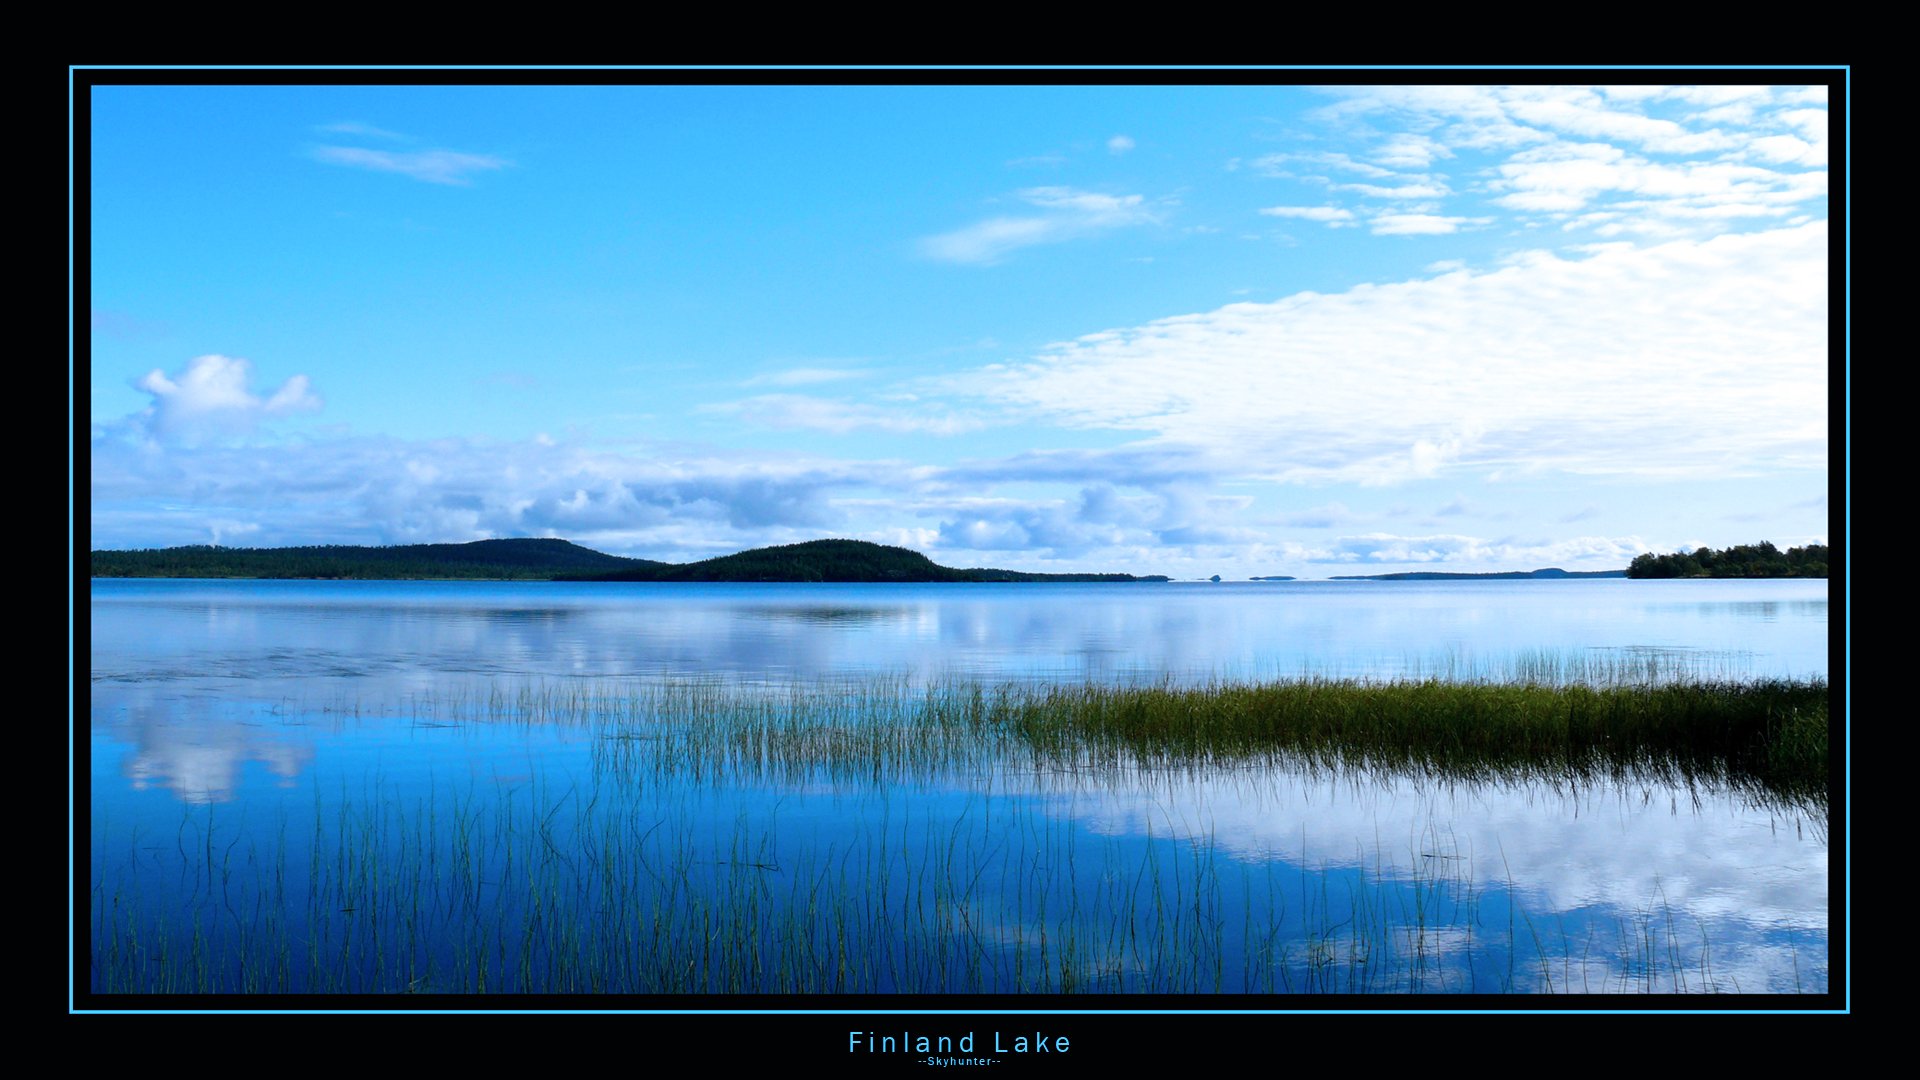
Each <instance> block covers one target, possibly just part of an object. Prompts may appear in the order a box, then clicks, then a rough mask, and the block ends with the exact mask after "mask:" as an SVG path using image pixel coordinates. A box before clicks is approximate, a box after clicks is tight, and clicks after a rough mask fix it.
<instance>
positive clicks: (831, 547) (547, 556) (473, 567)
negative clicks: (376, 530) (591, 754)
mask: <svg viewBox="0 0 1920 1080" xmlns="http://www.w3.org/2000/svg"><path fill="white" fill-rule="evenodd" d="M91 561H92V576H94V577H97V578H127V577H135V578H275V579H295V578H299V579H320V580H358V581H367V580H373V581H391V580H396V579H400V580H470V581H483V580H487V581H821V582H829V581H831V582H902V583H908V582H1017V581H1111V582H1132V581H1166V580H1167V578H1166V577H1165V576H1164V575H1158V574H1150V575H1144V576H1137V575H1134V574H1034V573H1026V572H1023V571H1018V570H992V569H955V568H952V567H946V566H940V565H938V564H937V563H935V562H934V561H933V560H931V559H929V558H927V557H926V556H925V555H922V554H920V553H919V552H917V551H911V550H909V549H907V548H900V547H889V546H887V545H884V544H873V543H868V542H867V541H864V540H810V541H808V542H806V543H803V544H786V545H783V546H780V547H765V548H754V549H753V550H751V551H742V552H739V553H737V554H734V555H722V556H719V557H718V558H713V559H704V560H702V561H700V562H693V563H668V562H656V561H654V560H652V559H629V558H624V557H622V556H619V555H608V554H606V553H604V552H599V551H594V550H593V549H591V548H584V547H581V546H580V545H578V544H574V543H571V542H569V541H566V540H550V539H514V540H475V541H473V542H472V543H467V544H404V545H399V546H395V547H355V546H350V545H339V544H328V545H323V546H314V547H284V548H234V547H219V546H214V545H207V544H199V545H192V546H187V547H172V548H148V549H142V550H134V551H95V552H93V553H92V560H91Z"/></svg>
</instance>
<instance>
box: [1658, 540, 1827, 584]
mask: <svg viewBox="0 0 1920 1080" xmlns="http://www.w3.org/2000/svg"><path fill="white" fill-rule="evenodd" d="M1829 561H1830V559H1829V556H1828V554H1827V545H1825V544H1808V545H1807V546H1806V547H1795V548H1788V549H1787V550H1785V551H1781V550H1780V549H1779V548H1777V547H1774V546H1773V545H1772V544H1771V543H1768V542H1766V541H1764V540H1763V541H1761V542H1760V543H1758V544H1738V545H1735V546H1734V547H1730V548H1724V549H1721V550H1715V549H1713V548H1704V547H1703V548H1700V549H1698V550H1696V551H1692V552H1687V551H1676V552H1673V553H1672V554H1669V555H1656V554H1654V553H1652V552H1648V553H1647V554H1645V555H1640V556H1637V557H1635V558H1634V560H1633V562H1631V563H1629V564H1627V576H1628V577H1630V578H1697V577H1708V578H1780V577H1800V578H1823V577H1826V576H1827V564H1828V562H1829Z"/></svg>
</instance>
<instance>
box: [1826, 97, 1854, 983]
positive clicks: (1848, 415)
mask: <svg viewBox="0 0 1920 1080" xmlns="http://www.w3.org/2000/svg"><path fill="white" fill-rule="evenodd" d="M1841 85H1843V86H1845V87H1846V91H1847V96H1848V97H1849V98H1851V97H1852V96H1853V80H1852V78H1850V77H1849V78H1843V79H1842V80H1841ZM1847 106H1848V108H1847V117H1846V122H1847V128H1846V131H1847V153H1846V159H1845V160H1846V163H1847V170H1846V181H1845V185H1846V187H1845V189H1846V193H1847V198H1846V203H1847V210H1848V214H1847V222H1846V228H1847V259H1846V270H1847V284H1846V289H1845V298H1844V299H1843V300H1842V307H1843V308H1844V309H1845V323H1844V325H1845V327H1846V332H1845V333H1846V337H1845V342H1846V344H1845V358H1844V359H1843V360H1842V370H1843V375H1842V379H1843V381H1844V383H1845V386H1844V389H1843V397H1844V399H1845V402H1846V404H1845V405H1844V406H1842V410H1843V411H1842V413H1841V417H1842V419H1841V427H1842V430H1843V431H1844V433H1845V434H1844V435H1843V436H1842V441H1843V442H1844V444H1845V445H1846V448H1847V469H1846V477H1845V479H1844V480H1843V481H1842V483H1843V484H1844V485H1845V487H1846V492H1847V495H1846V499H1845V503H1846V511H1845V517H1846V522H1847V528H1846V537H1847V540H1848V541H1849V542H1851V541H1852V539H1853V273H1852V271H1853V215H1852V210H1853V108H1852V106H1853V102H1852V101H1851V100H1849V101H1848V102H1847ZM1829 539H1831V537H1829ZM1850 554H1851V552H1849V555H1850ZM1842 587H1843V588H1844V589H1845V590H1846V597H1847V602H1846V609H1845V610H1846V630H1847V634H1846V645H1845V646H1844V649H1845V655H1844V656H1842V657H1841V660H1840V666H1841V669H1842V670H1844V671H1845V672H1846V673H1847V674H1846V686H1845V688H1844V689H1843V690H1842V695H1843V697H1844V698H1845V700H1846V703H1845V705H1844V708H1845V710H1846V714H1847V718H1846V720H1845V721H1844V724H1845V726H1846V731H1847V753H1846V762H1847V767H1846V772H1845V775H1846V778H1847V781H1848V782H1847V784H1846V785H1845V786H1846V790H1845V791H1844V792H1843V793H1842V794H1841V802H1842V803H1843V804H1845V806H1846V808H1847V814H1846V819H1845V820H1846V824H1847V834H1846V839H1847V840H1848V841H1850V840H1852V838H1853V782H1852V781H1853V632H1852V631H1853V574H1852V572H1851V571H1848V572H1847V575H1846V582H1845V584H1844V585H1843V586H1842ZM1845 846H1846V850H1847V856H1848V857H1847V859H1846V860H1845V861H1846V866H1847V871H1846V873H1847V890H1846V893H1847V895H1846V900H1845V901H1844V904H1845V906H1846V911H1847V918H1846V923H1845V926H1846V928H1847V930H1848V931H1849V933H1847V934H1846V935H1845V936H1846V944H1845V945H1844V948H1845V950H1846V954H1847V974H1846V980H1847V1003H1848V1005H1849V1006H1851V1005H1852V1003H1853V935H1852V933H1851V931H1852V929H1853V858H1852V856H1853V845H1852V844H1851V843H1847V844H1846V845H1845Z"/></svg>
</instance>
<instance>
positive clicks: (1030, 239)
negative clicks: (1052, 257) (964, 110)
mask: <svg viewBox="0 0 1920 1080" xmlns="http://www.w3.org/2000/svg"><path fill="white" fill-rule="evenodd" d="M1018 197H1019V199H1020V200H1021V201H1022V202H1025V203H1027V204H1028V205H1030V206H1032V207H1034V208H1036V209H1037V210H1038V211H1039V213H1035V214H1030V215H1026V216H1021V217H1006V216H1003V217H993V218H988V219H986V220H985V221H980V222H976V223H974V224H972V225H969V226H967V227H965V228H963V229H956V230H954V231H953V232H949V233H942V234H940V235H938V236H929V237H927V238H925V239H923V240H921V241H920V251H921V254H923V255H925V256H926V257H928V258H930V259H938V260H940V261H942V262H955V263H966V264H971V265H975V266H990V265H992V264H994V263H998V262H1000V261H1002V260H1003V259H1005V258H1006V257H1007V256H1008V255H1011V254H1012V253H1013V252H1015V251H1018V250H1020V249H1021V248H1025V247H1032V246H1033V245H1036V244H1052V243H1058V242H1060V241H1062V240H1072V239H1076V238H1079V237H1085V236H1092V235H1095V234H1098V233H1103V232H1107V231H1110V230H1113V229H1117V228H1123V227H1125V226H1129V225H1145V224H1150V223H1153V222H1156V221H1159V220H1160V215H1159V212H1158V211H1157V210H1156V209H1155V208H1154V207H1153V206H1151V205H1149V204H1148V203H1147V200H1146V198H1145V197H1144V196H1140V195H1108V194H1104V193H1101V192H1095V191H1081V190H1078V189H1076V188H1070V187H1033V188H1025V189H1023V190H1021V191H1020V192H1019V193H1018Z"/></svg>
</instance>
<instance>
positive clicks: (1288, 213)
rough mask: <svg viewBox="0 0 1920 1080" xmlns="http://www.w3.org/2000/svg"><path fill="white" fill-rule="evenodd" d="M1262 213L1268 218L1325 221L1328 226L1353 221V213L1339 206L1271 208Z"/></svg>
mask: <svg viewBox="0 0 1920 1080" xmlns="http://www.w3.org/2000/svg"><path fill="white" fill-rule="evenodd" d="M1260 212H1261V213H1263V214H1265V215H1267V216H1268V217H1280V218H1301V219H1303V220H1306V221H1324V222H1326V223H1327V224H1328V225H1338V224H1340V223H1341V222H1344V221H1352V220H1353V211H1351V210H1342V209H1340V208H1339V207H1337V206H1269V207H1267V208H1265V209H1263V210H1261V211H1260Z"/></svg>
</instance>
